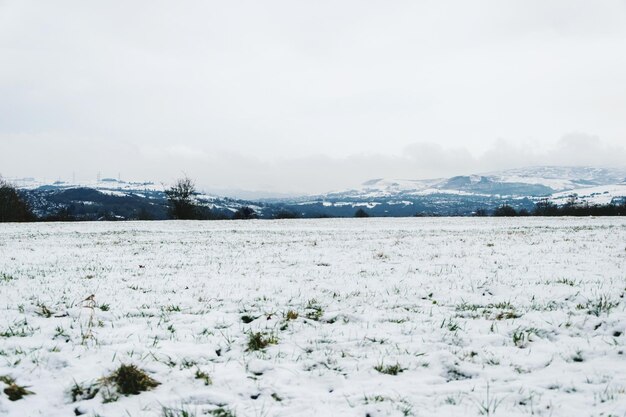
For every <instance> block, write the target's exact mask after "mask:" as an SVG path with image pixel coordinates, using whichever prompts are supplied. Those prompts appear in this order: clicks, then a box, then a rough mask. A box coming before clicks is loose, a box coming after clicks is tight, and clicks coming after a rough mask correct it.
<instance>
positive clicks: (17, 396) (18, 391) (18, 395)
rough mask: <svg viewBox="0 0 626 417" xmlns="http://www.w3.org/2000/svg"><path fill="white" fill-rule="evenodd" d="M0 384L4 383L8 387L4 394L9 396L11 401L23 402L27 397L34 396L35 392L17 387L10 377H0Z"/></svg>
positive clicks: (20, 386)
mask: <svg viewBox="0 0 626 417" xmlns="http://www.w3.org/2000/svg"><path fill="white" fill-rule="evenodd" d="M0 382H3V383H4V384H6V385H7V387H6V388H5V389H4V393H5V394H6V395H7V397H9V400H10V401H17V400H21V399H22V398H24V397H25V396H27V395H33V394H34V392H32V391H29V390H27V389H26V387H24V386H22V385H17V383H16V382H15V379H13V378H11V377H10V376H6V375H5V376H0Z"/></svg>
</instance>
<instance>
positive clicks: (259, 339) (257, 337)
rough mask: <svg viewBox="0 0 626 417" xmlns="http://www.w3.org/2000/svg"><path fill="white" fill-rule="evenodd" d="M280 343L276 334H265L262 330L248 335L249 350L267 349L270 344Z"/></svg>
mask: <svg viewBox="0 0 626 417" xmlns="http://www.w3.org/2000/svg"><path fill="white" fill-rule="evenodd" d="M276 343H278V339H277V338H276V336H274V335H272V334H264V333H261V332H256V333H250V335H249V336H248V350H250V351H254V350H261V349H265V348H266V347H267V346H269V345H275V344H276Z"/></svg>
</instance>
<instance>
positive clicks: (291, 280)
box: [0, 218, 626, 417]
mask: <svg viewBox="0 0 626 417" xmlns="http://www.w3.org/2000/svg"><path fill="white" fill-rule="evenodd" d="M625 291H626V221H624V220H623V219H617V218H614V219H599V218H585V219H572V218H568V219H540V218H522V219H519V218H518V219H493V218H488V219H470V218H459V219H449V218H442V219H425V218H412V219H392V220H385V219H363V220H357V219H345V220H306V221H300V220H287V221H242V222H234V221H228V222H151V223H150V222H148V223H141V222H138V223H135V222H127V223H82V224H30V225H17V224H8V225H7V224H3V225H0V415H3V416H4V415H6V416H20V417H25V416H26V417H29V416H46V417H54V416H71V415H75V414H76V415H78V414H83V415H86V416H102V417H121V416H168V417H172V416H202V415H209V416H211V415H214V416H222V417H224V416H235V415H236V416H360V417H365V416H371V417H375V416H402V415H407V416H411V415H414V416H473V415H501V416H527V415H538V416H568V417H570V416H619V417H622V416H626V354H625V353H624V351H625V350H626V346H625V345H626V336H625V335H624V333H625V332H626V311H625V309H626V300H625V299H624V295H625ZM91 295H93V297H91V298H90V299H89V300H86V299H87V298H89V296H91ZM85 300H86V301H85ZM257 333H258V334H257ZM255 335H256V336H257V337H256V338H255V337H254V336H255ZM251 342H253V343H251ZM254 342H257V343H254ZM263 345H266V346H264V347H263ZM123 364H126V365H135V366H136V367H137V368H139V369H141V370H143V371H145V372H146V373H147V374H148V375H149V376H150V377H151V378H153V379H154V380H155V381H158V382H159V383H160V385H158V386H156V387H155V388H153V389H151V390H148V391H145V392H141V393H139V394H138V395H123V394H121V393H120V392H118V391H117V390H118V388H116V386H115V384H113V383H112V382H111V381H112V378H111V375H112V374H113V373H114V372H115V371H116V369H118V368H119V367H120V366H121V365H123ZM16 387H26V388H25V390H26V391H27V392H30V395H24V396H23V397H22V398H20V399H18V400H16V401H10V400H9V397H8V394H6V392H7V391H6V390H9V391H8V392H12V391H11V389H15V388H16ZM3 391H4V393H3Z"/></svg>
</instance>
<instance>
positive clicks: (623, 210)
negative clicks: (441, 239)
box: [474, 200, 626, 217]
mask: <svg viewBox="0 0 626 417" xmlns="http://www.w3.org/2000/svg"><path fill="white" fill-rule="evenodd" d="M490 214H491V215H492V216H494V217H523V216H548V217H549V216H554V217H556V216H580V217H584V216H625V215H626V201H624V202H622V203H621V204H614V203H609V204H585V203H583V204H581V203H568V204H564V205H562V206H558V205H556V204H554V203H552V202H551V201H548V200H542V201H539V202H537V203H536V204H535V208H534V209H533V210H532V211H529V210H527V209H525V208H522V209H519V210H516V209H515V208H514V207H512V206H510V205H508V204H503V205H502V206H500V207H498V208H496V209H495V210H493V212H491V213H489V212H488V211H486V210H484V209H478V210H476V211H475V212H474V215H475V216H479V217H480V216H488V215H490Z"/></svg>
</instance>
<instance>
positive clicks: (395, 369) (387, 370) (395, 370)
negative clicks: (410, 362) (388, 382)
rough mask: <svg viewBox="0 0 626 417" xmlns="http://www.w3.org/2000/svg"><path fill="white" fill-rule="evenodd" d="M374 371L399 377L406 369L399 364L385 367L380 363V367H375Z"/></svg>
mask: <svg viewBox="0 0 626 417" xmlns="http://www.w3.org/2000/svg"><path fill="white" fill-rule="evenodd" d="M374 369H375V370H377V371H378V372H380V373H381V374H386V375H398V374H399V373H401V372H403V371H404V370H405V368H403V367H402V366H400V364H399V363H396V364H395V365H384V364H382V363H379V364H378V365H376V366H375V367H374Z"/></svg>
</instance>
